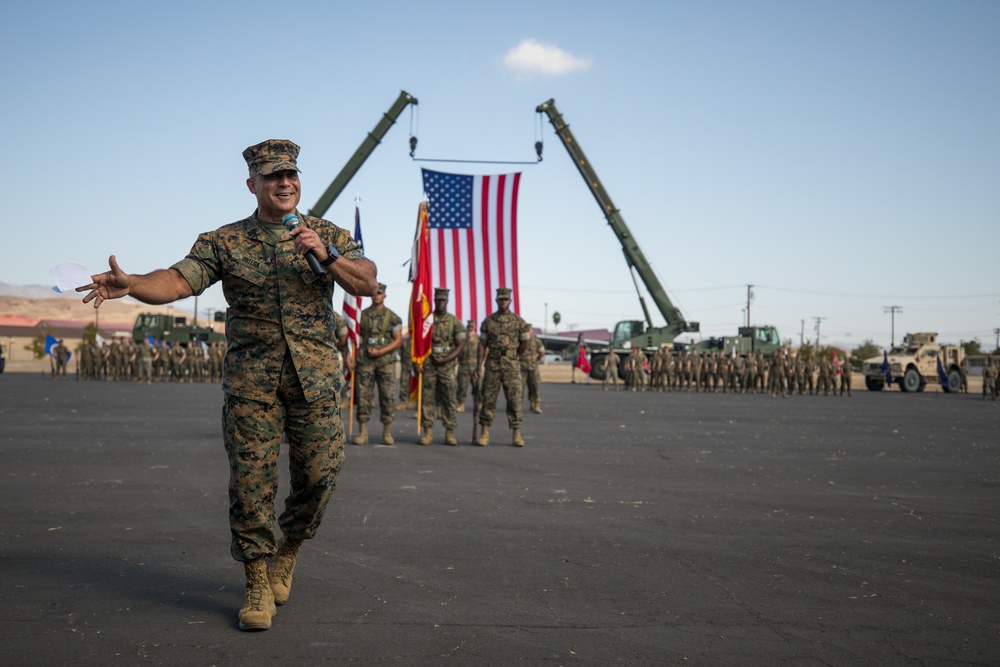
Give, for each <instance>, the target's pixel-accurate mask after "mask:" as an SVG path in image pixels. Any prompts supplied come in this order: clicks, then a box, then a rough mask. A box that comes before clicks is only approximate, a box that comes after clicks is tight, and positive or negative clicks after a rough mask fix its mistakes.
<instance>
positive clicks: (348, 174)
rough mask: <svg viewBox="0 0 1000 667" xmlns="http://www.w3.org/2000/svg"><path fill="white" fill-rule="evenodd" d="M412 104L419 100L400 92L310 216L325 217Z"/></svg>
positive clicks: (310, 212) (311, 211) (312, 209)
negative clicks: (387, 133)
mask: <svg viewBox="0 0 1000 667" xmlns="http://www.w3.org/2000/svg"><path fill="white" fill-rule="evenodd" d="M411 104H417V98H415V97H414V96H413V95H410V94H409V93H408V92H406V91H405V90H403V91H400V93H399V97H397V98H396V101H395V102H393V103H392V106H391V107H389V110H388V111H386V112H385V113H384V114H383V115H382V118H381V120H379V122H378V124H377V125H376V126H375V129H373V130H372V131H371V132H369V133H368V136H366V137H365V138H364V140H363V141H362V142H361V145H360V146H358V150H356V151H354V155H352V156H351V159H350V160H348V161H347V164H345V165H344V168H343V169H341V170H340V173H339V174H337V176H336V177H335V178H334V179H333V182H332V183H330V185H329V187H327V189H326V191H325V192H324V193H323V194H322V196H320V198H319V200H318V201H317V202H316V205H315V206H313V207H312V208H311V209H309V215H311V216H314V217H317V218H322V217H323V215H324V214H325V213H326V211H327V209H328V208H330V205H331V204H333V202H334V200H335V199H336V198H337V197H338V196H340V193H341V192H343V191H344V188H346V187H347V184H348V183H349V182H350V181H351V179H352V178H354V175H355V174H356V173H358V170H359V169H361V165H363V164H364V163H365V160H367V159H368V156H369V155H371V154H372V151H374V150H375V147H376V146H378V145H379V144H380V143H381V142H382V137H384V136H385V134H386V132H388V131H389V128H390V127H392V126H393V125H394V124H395V123H396V119H397V118H399V114H401V113H403V109H405V108H406V107H408V106H409V105H411Z"/></svg>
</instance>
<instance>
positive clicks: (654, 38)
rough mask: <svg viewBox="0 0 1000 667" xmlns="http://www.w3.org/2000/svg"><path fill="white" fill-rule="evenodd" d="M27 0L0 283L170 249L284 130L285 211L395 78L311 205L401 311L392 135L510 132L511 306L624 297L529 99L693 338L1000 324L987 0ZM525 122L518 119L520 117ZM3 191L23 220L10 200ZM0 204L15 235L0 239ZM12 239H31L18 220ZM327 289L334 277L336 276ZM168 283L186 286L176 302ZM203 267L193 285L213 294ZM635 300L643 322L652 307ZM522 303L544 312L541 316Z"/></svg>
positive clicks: (960, 334) (499, 137) (465, 138)
mask: <svg viewBox="0 0 1000 667" xmlns="http://www.w3.org/2000/svg"><path fill="white" fill-rule="evenodd" d="M610 7H613V9H609V5H608V3H602V2H586V1H585V2H558V1H557V2H548V3H534V2H519V1H513V2H507V3H503V4H502V5H499V6H498V5H496V4H495V3H476V2H428V3H422V4H415V3H401V2H399V3H397V2H372V3H331V2H298V3H288V4H287V5H286V4H279V3H273V2H272V3H262V2H260V3H259V2H253V1H250V2H242V3H239V5H238V6H237V5H235V4H230V3H205V2H199V3H195V2H184V1H181V2H171V3H159V4H158V5H156V6H153V5H152V3H133V2H91V3H69V2H66V3H53V2H45V1H41V2H35V3H30V4H29V3H20V4H16V5H12V6H11V7H8V8H7V9H6V10H5V18H4V21H3V22H2V23H0V37H2V39H0V53H2V58H0V83H2V86H3V90H4V93H5V95H4V97H5V100H6V101H7V103H6V104H4V105H3V107H2V109H0V121H2V122H0V127H2V128H3V129H2V132H3V145H4V146H5V147H6V149H7V151H8V155H9V156H10V157H11V158H13V159H8V160H5V161H3V163H2V164H0V176H2V178H0V195H2V197H3V200H4V201H6V202H8V204H12V202H14V201H20V202H22V204H23V205H24V206H25V207H27V209H30V210H31V213H30V214H27V216H26V212H21V213H15V212H14V211H13V210H12V209H11V208H10V207H9V206H8V208H7V213H6V214H5V218H6V219H5V220H4V229H5V230H6V234H5V240H4V241H3V242H2V244H0V282H4V283H8V284H48V283H49V277H48V270H49V268H50V267H51V266H52V265H54V264H56V263H59V262H64V261H74V262H78V263H81V264H84V265H85V266H87V267H88V268H90V269H91V270H92V271H94V272H96V271H100V270H103V269H104V268H106V262H107V256H108V255H109V254H111V253H114V254H116V255H117V256H118V259H119V262H120V264H121V265H122V266H123V268H125V269H126V270H127V271H131V272H136V273H141V272H146V271H149V270H152V269H155V268H162V267H166V266H169V265H170V264H172V263H173V262H174V261H176V260H177V259H180V258H181V257H183V256H184V255H185V254H186V253H187V251H188V249H189V248H190V246H191V244H192V243H193V241H194V239H195V237H196V235H197V234H198V233H199V232H202V231H207V230H209V229H213V228H215V227H217V226H219V225H222V224H225V223H228V222H231V221H233V220H237V219H239V218H242V217H244V216H246V215H248V214H249V213H250V212H251V211H252V210H253V207H254V200H253V198H252V196H251V195H250V194H249V192H248V191H247V189H246V186H245V184H244V181H245V179H246V166H245V163H244V162H243V160H242V157H241V155H240V153H241V151H242V150H243V148H245V147H246V146H249V145H251V144H254V143H257V142H259V141H261V140H263V139H266V138H288V139H291V140H293V141H295V142H296V143H298V144H299V145H301V146H302V153H301V155H300V160H299V165H300V167H301V169H302V171H303V174H302V179H303V201H302V206H301V208H302V209H303V210H307V209H308V208H310V207H311V206H312V205H313V203H315V201H316V199H317V198H318V197H319V196H320V194H321V193H322V192H323V190H324V189H325V188H326V187H327V185H328V184H329V183H330V181H331V180H332V179H333V177H334V176H335V175H336V174H337V173H338V172H339V170H340V169H341V167H342V166H343V165H344V163H345V162H346V161H347V159H348V158H349V157H350V156H351V154H352V153H353V152H354V150H355V149H356V148H357V147H358V145H359V144H360V143H361V141H362V139H363V138H364V137H365V135H366V133H367V132H369V131H370V130H371V129H372V128H373V127H374V126H375V124H376V123H377V122H378V121H379V119H380V118H381V116H382V114H383V113H384V112H385V111H386V110H387V109H388V108H389V106H390V105H391V103H392V102H393V101H394V100H395V99H396V97H397V95H398V94H399V92H400V90H406V91H408V92H409V93H411V94H412V95H414V96H415V97H417V98H418V99H419V101H420V103H419V105H418V107H416V110H415V111H414V112H413V115H412V116H411V112H410V111H406V112H404V113H403V115H402V116H401V118H400V120H399V123H398V124H397V125H396V126H395V127H393V128H392V129H391V130H390V131H389V133H388V135H387V136H386V138H385V140H384V142H383V143H382V145H380V146H379V147H378V148H377V149H376V151H375V152H374V154H373V155H372V157H371V158H370V159H369V160H368V162H367V163H366V164H365V165H364V167H363V168H362V170H361V171H360V172H359V173H358V174H357V176H355V178H354V180H353V181H352V182H351V183H350V184H349V185H348V186H347V189H346V190H345V192H344V194H343V195H341V197H340V198H339V199H338V200H337V202H335V203H334V205H333V206H332V207H331V208H330V210H329V211H328V212H327V214H326V216H325V217H326V218H327V219H329V220H331V221H333V222H334V223H336V224H339V225H341V226H343V227H347V228H352V227H353V215H354V199H355V196H356V195H360V197H361V216H362V228H363V233H364V237H365V245H366V250H367V253H368V255H369V256H370V257H371V258H372V259H373V260H374V261H375V262H376V263H377V264H378V266H379V277H380V280H382V281H383V282H385V283H387V284H388V286H389V295H388V304H389V306H390V307H391V308H393V309H394V310H396V311H397V312H405V309H406V298H407V296H408V292H409V290H408V285H407V283H406V268H405V267H404V266H403V264H404V262H406V260H407V259H408V257H409V250H410V248H409V245H410V239H411V238H412V233H413V225H414V222H415V218H416V210H417V205H418V203H419V201H420V198H421V181H420V166H421V163H416V162H413V161H412V160H411V159H410V157H409V155H408V153H409V146H408V138H409V135H410V132H411V127H412V131H413V133H414V134H416V135H417V136H418V137H419V141H420V143H419V146H418V149H417V157H424V158H466V159H477V160H526V161H531V160H533V159H534V148H533V144H534V142H535V141H536V140H537V139H538V138H541V139H542V140H543V141H544V142H545V153H544V161H543V162H542V163H540V164H537V165H523V166H520V167H514V166H509V167H503V166H475V165H463V164H439V165H428V164H426V163H423V164H424V166H432V167H435V166H436V168H440V169H443V170H451V171H456V172H461V173H474V172H477V171H478V172H480V173H485V172H487V171H489V172H494V173H497V172H501V171H508V170H513V169H521V170H522V171H523V173H524V176H523V179H522V191H521V199H520V217H519V224H520V252H519V254H520V261H521V266H520V272H521V305H522V315H524V316H525V318H526V319H527V320H529V321H531V322H532V323H534V324H536V325H537V326H542V322H543V320H545V319H546V316H547V317H548V318H550V319H551V317H552V314H553V313H554V312H556V311H559V312H560V314H561V316H562V324H561V325H560V329H566V328H611V327H612V326H613V324H614V322H616V321H618V320H622V319H632V318H640V317H641V310H640V307H639V302H638V298H637V296H636V294H635V290H634V288H633V286H632V279H631V277H630V275H629V272H628V270H627V267H626V264H625V261H624V259H623V257H622V254H621V251H620V249H619V246H618V244H617V242H616V240H615V237H614V235H613V233H612V232H611V230H610V229H609V228H608V227H607V224H606V222H605V221H604V218H603V216H602V214H601V211H600V209H599V208H598V207H597V205H596V204H595V202H594V200H593V198H592V197H591V195H590V192H589V190H588V189H587V187H586V185H585V184H584V182H583V180H582V179H581V178H580V176H579V174H578V173H577V172H576V169H575V168H574V166H573V163H572V161H571V160H570V158H569V156H568V155H567V154H566V152H565V150H564V149H563V147H562V145H561V144H560V142H559V140H558V138H557V137H556V136H555V134H554V132H553V130H552V127H551V125H550V124H549V123H548V122H547V120H546V121H544V122H542V123H540V121H539V118H538V117H537V115H536V114H535V112H534V109H535V107H536V106H537V105H538V104H540V103H541V102H544V101H546V100H548V99H550V98H554V99H555V100H556V104H557V105H558V108H559V110H560V111H561V112H562V114H563V116H564V117H565V119H566V120H567V121H568V122H569V124H570V126H571V127H572V129H573V131H574V133H575V135H576V137H577V139H578V141H579V143H580V145H581V147H582V148H583V149H584V151H585V152H586V153H587V156H588V157H589V159H590V161H591V163H592V164H593V166H594V168H595V169H596V171H597V173H598V175H599V176H600V178H601V180H602V182H603V183H604V185H605V187H606V188H607V190H608V192H609V194H610V195H611V197H612V199H613V200H614V202H615V204H616V205H617V206H618V208H619V209H620V211H621V213H622V215H623V217H624V219H625V220H626V222H627V223H628V225H629V227H630V228H631V230H632V232H633V234H634V236H635V237H636V239H637V240H638V241H639V243H640V245H641V246H642V248H643V250H644V252H645V254H646V256H647V257H648V258H649V260H650V261H651V262H652V264H653V265H654V267H655V269H656V272H657V273H658V275H659V277H660V279H661V281H662V283H663V284H664V285H665V286H666V287H667V289H668V291H669V293H670V295H671V298H672V299H674V301H675V303H676V304H677V305H678V306H679V307H680V308H681V310H682V312H683V313H684V315H685V317H686V318H687V319H688V320H692V321H699V322H701V327H702V331H703V333H704V334H705V335H725V334H731V333H733V332H734V331H735V329H736V327H738V326H739V325H740V323H741V321H742V319H743V317H744V313H743V309H744V308H745V307H746V293H747V287H746V286H747V285H748V284H753V285H754V286H755V287H754V290H753V291H754V294H755V298H754V301H753V303H752V305H751V313H752V319H753V321H754V323H757V324H764V323H767V324H774V325H776V326H777V327H778V328H779V331H780V332H781V335H782V337H783V338H787V339H791V340H793V341H794V343H795V344H798V342H799V339H800V335H801V334H802V332H803V330H804V335H805V337H806V338H807V339H814V338H815V335H816V333H815V319H814V318H824V319H822V320H821V332H822V340H823V342H824V343H826V342H839V343H841V344H846V345H849V346H853V345H856V344H858V343H860V342H861V340H863V339H865V338H871V339H874V340H875V341H876V342H877V343H879V344H883V345H884V344H888V342H889V336H890V316H889V315H887V314H886V313H885V312H884V307H885V306H890V305H898V306H901V307H902V312H901V313H898V314H897V315H896V332H897V333H896V335H897V338H899V336H900V335H901V332H904V331H921V330H930V331H938V332H940V333H941V334H942V337H943V338H945V339H947V340H951V341H958V340H960V339H966V340H967V339H970V338H973V337H978V338H980V339H981V340H982V341H983V342H984V343H986V342H994V341H995V334H994V329H995V328H997V327H1000V278H998V276H1000V259H998V256H1000V124H998V123H997V121H996V119H997V118H1000V68H998V67H997V63H1000V40H998V39H996V35H997V34H1000V3H996V2H987V1H965V2H949V3H944V2H921V1H914V0H902V1H899V2H895V1H874V2H851V1H847V2H836V3H832V2H712V1H709V2H670V1H665V2H657V3H649V2H619V3H614V4H613V5H610ZM539 132H540V134H539ZM25 217H27V218H28V220H30V223H29V224H25V220H24V219H25ZM15 230H16V231H17V233H18V235H19V236H21V237H22V238H21V239H18V240H15V239H14V236H13V235H14V232H15ZM29 239H31V240H29ZM342 296H343V295H342V292H341V291H340V290H338V293H337V296H336V297H335V300H336V301H337V302H338V303H339V301H340V300H341V299H342ZM180 305H181V307H187V308H189V309H190V308H192V307H193V303H191V304H188V303H183V304H180ZM223 307H224V300H223V298H222V293H221V290H220V289H219V288H218V287H214V288H212V289H211V290H209V291H208V292H206V294H205V295H203V297H202V298H201V299H200V301H199V309H200V310H202V311H204V310H205V309H208V308H216V309H218V308H223ZM654 320H655V322H656V323H657V324H661V323H662V319H661V318H659V317H658V316H654ZM549 328H550V329H552V325H551V322H550V323H549Z"/></svg>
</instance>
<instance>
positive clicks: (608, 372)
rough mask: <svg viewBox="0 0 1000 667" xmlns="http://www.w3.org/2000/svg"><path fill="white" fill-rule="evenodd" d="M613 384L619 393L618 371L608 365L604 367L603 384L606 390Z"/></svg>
mask: <svg viewBox="0 0 1000 667" xmlns="http://www.w3.org/2000/svg"><path fill="white" fill-rule="evenodd" d="M609 382H611V383H613V384H614V385H615V391H618V369H617V368H609V367H608V366H607V364H605V366H604V380H603V382H602V384H603V385H604V388H605V389H607V388H608V383H609Z"/></svg>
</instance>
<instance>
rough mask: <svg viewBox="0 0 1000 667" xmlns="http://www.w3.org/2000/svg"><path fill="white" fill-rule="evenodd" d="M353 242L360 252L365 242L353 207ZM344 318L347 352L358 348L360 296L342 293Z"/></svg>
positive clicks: (358, 217) (363, 249) (355, 209)
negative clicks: (345, 322) (345, 321)
mask: <svg viewBox="0 0 1000 667" xmlns="http://www.w3.org/2000/svg"><path fill="white" fill-rule="evenodd" d="M354 242H355V243H357V244H358V248H359V249H360V250H361V252H362V253H364V251H365V244H364V242H363V241H362V240H361V212H360V211H359V210H358V207H357V206H355V207H354ZM344 319H345V320H347V344H348V352H350V351H351V350H357V349H358V332H359V331H360V330H361V297H360V296H353V295H351V294H344Z"/></svg>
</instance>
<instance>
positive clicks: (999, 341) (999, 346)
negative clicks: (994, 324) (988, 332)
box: [993, 329, 1000, 350]
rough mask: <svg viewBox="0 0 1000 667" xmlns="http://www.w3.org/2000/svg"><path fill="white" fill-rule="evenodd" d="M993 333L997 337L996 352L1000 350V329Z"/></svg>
mask: <svg viewBox="0 0 1000 667" xmlns="http://www.w3.org/2000/svg"><path fill="white" fill-rule="evenodd" d="M993 333H995V334H996V335H997V346H996V347H995V348H993V349H994V350H1000V329H994V330H993Z"/></svg>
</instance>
